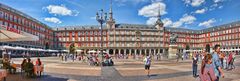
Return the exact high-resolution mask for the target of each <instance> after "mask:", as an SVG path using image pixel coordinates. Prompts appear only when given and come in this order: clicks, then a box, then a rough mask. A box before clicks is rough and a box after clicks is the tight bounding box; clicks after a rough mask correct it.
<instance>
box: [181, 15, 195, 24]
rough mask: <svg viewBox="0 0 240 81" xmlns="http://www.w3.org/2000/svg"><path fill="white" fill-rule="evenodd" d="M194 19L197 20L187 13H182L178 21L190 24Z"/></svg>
mask: <svg viewBox="0 0 240 81" xmlns="http://www.w3.org/2000/svg"><path fill="white" fill-rule="evenodd" d="M195 20H197V19H196V17H194V16H192V15H187V14H185V15H183V17H182V18H180V19H179V21H180V22H183V23H185V24H192V23H193V22H194V21H195Z"/></svg>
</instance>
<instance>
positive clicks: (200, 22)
mask: <svg viewBox="0 0 240 81" xmlns="http://www.w3.org/2000/svg"><path fill="white" fill-rule="evenodd" d="M0 3H3V4H5V5H8V6H10V7H13V8H15V9H17V10H19V11H22V12H23V13H26V14H28V15H30V16H32V17H33V18H36V19H37V20H39V21H41V22H43V23H45V24H47V25H49V26H51V27H56V26H75V25H96V24H98V23H97V21H96V20H95V19H94V18H95V14H96V12H97V11H98V10H100V9H104V10H105V11H106V12H109V6H110V0H0ZM159 10H160V12H161V15H162V16H161V19H162V21H163V22H164V23H165V26H166V27H183V28H190V29H203V28H208V27H212V26H216V25H221V24H225V23H230V22H234V21H238V20H240V0H113V14H114V19H115V20H116V22H117V23H128V24H154V22H155V21H156V19H157V18H156V16H157V15H158V11H159Z"/></svg>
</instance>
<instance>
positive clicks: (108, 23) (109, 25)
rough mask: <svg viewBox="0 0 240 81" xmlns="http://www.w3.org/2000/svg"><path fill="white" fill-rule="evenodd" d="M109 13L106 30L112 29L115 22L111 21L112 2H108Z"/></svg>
mask: <svg viewBox="0 0 240 81" xmlns="http://www.w3.org/2000/svg"><path fill="white" fill-rule="evenodd" d="M110 2H111V4H110V11H109V19H108V21H107V28H109V29H113V28H115V20H114V19H113V11H112V0H110Z"/></svg>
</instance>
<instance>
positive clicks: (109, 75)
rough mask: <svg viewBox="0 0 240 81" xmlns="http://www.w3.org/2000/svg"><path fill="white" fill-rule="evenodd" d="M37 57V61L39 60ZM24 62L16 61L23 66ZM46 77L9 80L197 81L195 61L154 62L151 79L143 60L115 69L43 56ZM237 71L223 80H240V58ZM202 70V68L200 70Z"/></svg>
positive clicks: (123, 63) (117, 62)
mask: <svg viewBox="0 0 240 81" xmlns="http://www.w3.org/2000/svg"><path fill="white" fill-rule="evenodd" d="M35 59H36V58H33V61H35ZM21 60H22V59H21V58H20V59H14V62H16V63H21ZM41 60H42V61H43V63H44V67H45V71H44V76H42V77H41V78H33V79H30V78H26V77H24V76H21V75H20V74H15V75H10V74H9V75H8V77H7V81H196V80H197V79H196V78H193V77H192V71H191V70H192V69H191V61H190V60H184V61H180V62H179V63H176V62H175V60H164V61H154V62H153V64H152V66H151V77H147V76H146V74H145V71H144V66H143V63H142V61H141V60H133V59H127V60H126V59H124V60H123V59H121V60H115V66H113V67H97V66H89V65H88V64H87V63H85V62H79V61H75V62H72V61H68V62H61V61H60V60H59V58H57V57H43V58H41ZM235 64H236V66H237V67H236V69H234V70H231V71H225V78H221V79H220V81H240V58H239V56H238V58H237V62H236V63H235ZM199 68H200V64H199ZM199 68H198V69H199Z"/></svg>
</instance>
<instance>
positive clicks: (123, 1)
mask: <svg viewBox="0 0 240 81" xmlns="http://www.w3.org/2000/svg"><path fill="white" fill-rule="evenodd" d="M114 1H115V2H116V3H117V5H118V6H125V5H126V4H129V3H130V4H139V3H141V2H146V1H149V0H114Z"/></svg>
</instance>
